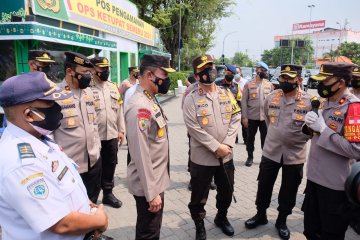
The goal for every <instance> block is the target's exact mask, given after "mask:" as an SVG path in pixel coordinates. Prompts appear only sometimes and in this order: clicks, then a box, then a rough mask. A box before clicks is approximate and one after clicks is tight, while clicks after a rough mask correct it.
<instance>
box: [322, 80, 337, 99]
mask: <svg viewBox="0 0 360 240" xmlns="http://www.w3.org/2000/svg"><path fill="white" fill-rule="evenodd" d="M339 81H340V79H339V80H337V81H336V82H334V83H333V84H331V85H329V86H325V85H324V83H323V82H319V84H318V87H317V90H318V94H319V95H320V97H322V98H330V97H332V96H334V94H335V93H337V91H339V89H340V88H338V89H336V90H335V91H331V88H332V87H333V86H334V85H335V84H337V83H338V82H339Z"/></svg>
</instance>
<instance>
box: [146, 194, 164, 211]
mask: <svg viewBox="0 0 360 240" xmlns="http://www.w3.org/2000/svg"><path fill="white" fill-rule="evenodd" d="M149 205H150V207H149V208H148V210H149V212H152V213H156V212H158V211H160V209H161V207H162V200H161V197H160V195H157V196H156V197H155V198H154V199H153V200H151V201H150V202H149Z"/></svg>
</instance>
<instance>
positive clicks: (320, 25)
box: [293, 20, 325, 31]
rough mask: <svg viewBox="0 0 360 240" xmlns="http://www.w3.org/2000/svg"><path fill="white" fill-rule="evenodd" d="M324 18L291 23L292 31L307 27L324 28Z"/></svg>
mask: <svg viewBox="0 0 360 240" xmlns="http://www.w3.org/2000/svg"><path fill="white" fill-rule="evenodd" d="M324 27H325V20H318V21H312V22H303V23H295V24H293V31H301V30H307V29H315V28H324Z"/></svg>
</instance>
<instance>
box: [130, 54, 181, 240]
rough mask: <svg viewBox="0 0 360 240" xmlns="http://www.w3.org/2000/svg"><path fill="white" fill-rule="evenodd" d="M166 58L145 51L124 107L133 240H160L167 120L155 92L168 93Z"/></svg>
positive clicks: (167, 182) (166, 168)
mask: <svg viewBox="0 0 360 240" xmlns="http://www.w3.org/2000/svg"><path fill="white" fill-rule="evenodd" d="M171 72H175V70H174V69H172V68H171V67H170V66H169V59H168V58H166V57H163V56H156V55H149V54H145V55H144V56H143V58H142V59H141V63H140V83H139V85H137V87H136V90H135V92H134V94H133V95H132V96H131V97H130V99H129V100H128V102H127V106H126V108H125V123H126V129H128V131H127V138H128V145H129V151H130V156H131V161H130V163H129V165H128V171H127V180H128V189H129V192H130V193H131V194H132V195H134V198H135V201H136V210H137V221H136V239H159V237H160V228H161V222H162V215H163V207H164V191H165V189H166V188H167V187H168V186H169V185H170V178H169V139H168V128H167V120H166V117H165V115H164V112H163V109H162V108H161V106H160V104H159V103H158V101H157V100H156V98H155V94H157V93H162V94H165V93H167V91H168V89H169V86H170V83H171V82H170V79H169V77H168V73H171Z"/></svg>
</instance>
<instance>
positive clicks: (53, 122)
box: [31, 102, 63, 131]
mask: <svg viewBox="0 0 360 240" xmlns="http://www.w3.org/2000/svg"><path fill="white" fill-rule="evenodd" d="M31 111H32V112H35V115H39V114H38V113H36V112H41V113H42V114H44V115H45V119H44V120H41V121H33V122H32V123H31V124H32V125H34V126H37V127H40V128H42V129H45V130H48V131H54V130H56V129H58V128H59V127H60V120H61V119H62V118H63V114H62V113H61V107H60V105H59V104H57V103H56V102H54V104H53V105H52V106H51V107H49V108H32V109H31Z"/></svg>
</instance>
